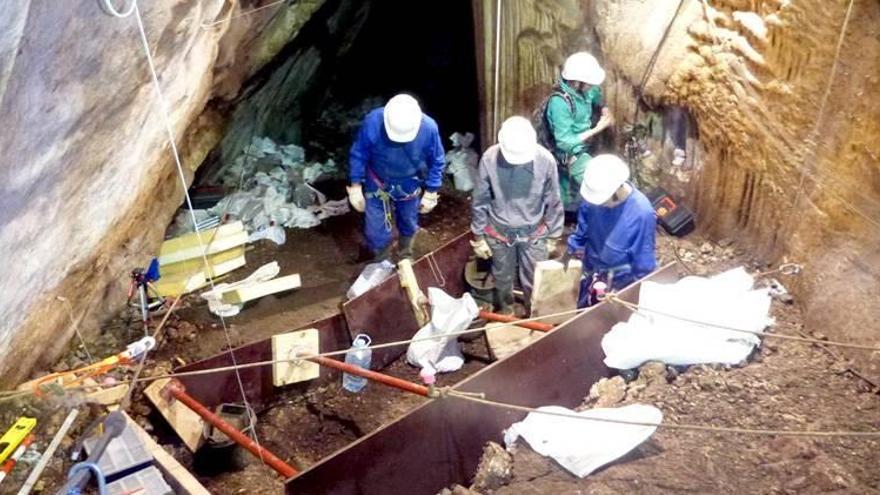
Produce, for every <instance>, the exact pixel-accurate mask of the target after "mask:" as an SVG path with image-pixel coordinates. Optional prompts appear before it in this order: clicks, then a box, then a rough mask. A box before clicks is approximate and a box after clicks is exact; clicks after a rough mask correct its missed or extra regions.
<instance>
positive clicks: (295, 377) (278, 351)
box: [272, 328, 321, 387]
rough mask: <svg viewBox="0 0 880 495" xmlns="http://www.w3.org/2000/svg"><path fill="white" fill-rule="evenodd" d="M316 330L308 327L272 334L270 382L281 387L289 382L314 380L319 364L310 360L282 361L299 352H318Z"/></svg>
mask: <svg viewBox="0 0 880 495" xmlns="http://www.w3.org/2000/svg"><path fill="white" fill-rule="evenodd" d="M318 340H319V339H318V330H316V329H314V328H308V329H306V330H300V331H297V332H288V333H281V334H277V335H273V336H272V361H274V363H272V384H273V385H275V386H276V387H283V386H284V385H289V384H291V383H297V382H302V381H306V380H314V379H315V378H318V375H319V374H320V373H321V366H320V365H318V363H313V362H311V361H305V360H299V361H284V360H285V359H292V358H295V357H296V356H297V355H301V354H304V353H305V354H318V352H320V350H319V343H318Z"/></svg>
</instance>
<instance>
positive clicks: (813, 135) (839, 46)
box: [788, 0, 880, 238]
mask: <svg viewBox="0 0 880 495" xmlns="http://www.w3.org/2000/svg"><path fill="white" fill-rule="evenodd" d="M853 3H854V2H853V0H849V5H848V6H847V8H846V16H845V17H844V18H843V25H842V26H841V27H840V35H838V37H837V48H836V49H835V52H834V61H833V62H832V64H831V72H830V73H829V74H828V84H827V85H826V86H825V92H824V93H822V100H821V102H820V104H819V112H818V113H817V114H816V121H815V122H814V124H813V130H812V131H810V144H809V145H808V148H807V152H806V153H804V160H803V163H802V164H801V177H800V181H799V183H798V187H797V191H796V192H795V198H794V201H793V202H792V204H791V207H790V208H791V211H790V213H789V218H788V225H789V226H790V227H789V229H790V230H789V232H791V229H793V228H794V223H793V222H792V220H793V219H794V215H795V214H796V213H797V210H798V207H799V206H800V200H801V197H802V196H803V192H804V182H805V181H806V179H807V174H808V172H807V162H808V161H809V160H810V158H812V155H813V154H814V152H815V151H816V148H817V147H818V145H817V144H816V140H817V136H818V135H819V126H820V125H821V124H822V120H823V119H824V117H825V106H826V105H827V103H828V97H829V96H830V95H831V87H832V86H833V84H834V78H835V76H836V75H837V63H838V61H839V60H840V52H841V50H842V48H843V40H844V38H845V36H846V28H847V26H849V19H850V15H851V14H852V7H853ZM810 175H811V178H813V177H812V174H810ZM813 180H814V181H816V182H817V183H818V181H817V180H816V179H815V178H813ZM841 202H842V203H843V204H844V205H845V206H849V205H847V201H841ZM856 213H859V214H861V212H860V211H856ZM862 216H863V217H865V218H866V219H867V220H869V221H871V222H872V223H874V224H875V225H877V226H878V227H880V225H878V224H877V222H876V221H875V220H873V219H872V218H871V217H869V216H868V215H864V214H863V215H862ZM790 237H791V236H790V235H789V238H790Z"/></svg>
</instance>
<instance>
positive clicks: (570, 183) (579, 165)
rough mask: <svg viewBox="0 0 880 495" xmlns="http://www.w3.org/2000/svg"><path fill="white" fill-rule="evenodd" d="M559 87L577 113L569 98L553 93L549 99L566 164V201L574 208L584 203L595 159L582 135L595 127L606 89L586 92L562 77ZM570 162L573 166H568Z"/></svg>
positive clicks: (562, 189) (550, 119)
mask: <svg viewBox="0 0 880 495" xmlns="http://www.w3.org/2000/svg"><path fill="white" fill-rule="evenodd" d="M559 87H560V88H561V89H562V90H563V91H565V92H566V93H567V94H568V96H569V98H570V99H571V102H572V103H574V112H572V105H571V103H569V102H568V101H566V99H565V98H563V97H562V96H560V95H558V94H557V95H553V96H551V97H550V99H549V100H548V101H547V123H548V124H549V126H550V132H551V134H553V140H554V143H555V145H556V150H555V154H556V157H557V159H559V161H560V163H561V165H562V170H561V171H560V174H559V191H560V193H561V194H562V202H563V204H564V205H565V209H566V211H574V210H577V207H578V204H580V201H579V200H578V198H579V194H580V187H581V181H582V180H583V178H584V171H585V170H586V169H587V162H589V161H590V159H591V158H592V157H591V156H590V155H589V154H588V153H587V145H586V144H585V143H584V142H583V141H581V139H580V138H579V137H578V135H579V134H581V133H582V132H585V131H587V130H589V129H590V128H592V126H593V125H592V120H591V119H592V116H593V106H594V105H596V106H597V107H601V106H602V90H601V89H600V88H599V86H592V87H591V88H590V89H589V90H588V91H587V93H586V94H583V93H579V92H577V91H575V90H574V89H573V88H572V87H571V86H569V85H568V84H566V83H565V81H562V80H560V81H559ZM571 162H573V163H571ZM568 163H571V165H569V166H568V167H566V164H568ZM566 168H567V170H566ZM566 172H567V173H566Z"/></svg>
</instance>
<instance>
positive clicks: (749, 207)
mask: <svg viewBox="0 0 880 495" xmlns="http://www.w3.org/2000/svg"><path fill="white" fill-rule="evenodd" d="M678 4H679V2H678V1H672V0H613V1H612V0H606V1H603V0H593V1H577V0H557V1H550V0H513V1H510V2H502V13H501V21H500V23H496V19H497V18H496V8H497V3H496V2H495V1H490V0H484V1H481V0H475V1H474V4H473V5H474V11H475V12H476V17H477V19H478V30H477V31H478V33H479V34H478V39H479V41H480V42H481V43H482V45H483V47H484V48H485V50H484V51H483V53H482V55H483V56H482V58H480V59H479V61H480V63H481V68H480V74H481V87H482V91H481V96H482V99H481V101H482V105H483V110H484V116H485V118H484V120H483V123H482V132H483V136H484V139H485V138H486V137H489V139H486V140H485V141H484V142H493V141H494V139H492V138H491V136H492V135H493V125H494V124H493V120H494V119H493V109H494V108H495V104H494V103H495V102H494V99H493V94H494V92H495V86H494V77H493V76H494V69H495V67H494V57H495V46H496V45H495V34H496V31H495V26H496V24H498V25H499V26H500V33H501V43H500V58H499V60H500V64H499V73H500V75H501V77H500V78H499V81H498V82H499V86H498V93H499V98H498V102H497V103H498V104H497V107H498V109H499V112H498V117H497V121H498V122H500V121H502V120H503V119H504V118H506V117H507V116H509V115H512V114H515V113H520V114H526V115H528V114H530V113H531V112H532V109H533V108H534V107H535V104H536V102H539V101H540V100H541V96H540V95H542V94H544V93H546V91H547V88H548V87H549V85H550V84H551V83H552V81H553V80H554V78H555V77H556V74H558V72H557V71H558V66H559V64H561V62H562V61H563V60H564V58H565V56H566V55H567V54H569V53H571V52H573V51H576V50H581V49H587V50H591V51H593V52H595V53H596V54H597V55H598V56H599V58H600V59H601V60H604V63H605V64H606V68H607V69H608V72H609V78H608V80H607V81H606V83H605V85H604V86H605V91H606V97H607V102H608V104H609V105H610V106H611V107H612V109H613V111H614V113H615V115H616V116H617V119H618V129H620V128H621V127H622V125H623V124H625V123H627V122H626V121H627V119H631V118H632V117H631V116H632V115H633V109H634V102H635V101H636V99H635V96H634V95H635V93H636V92H635V89H634V88H635V86H636V84H637V83H638V81H640V80H641V79H642V76H643V74H644V73H645V69H646V67H647V66H648V64H649V61H650V58H651V56H652V54H653V53H654V51H655V49H656V48H657V46H658V44H659V42H660V39H661V38H662V36H663V33H664V31H665V30H666V28H667V26H668V25H669V23H670V21H671V20H672V18H673V16H674V14H675V11H676V9H677V8H678ZM849 5H850V2H849V1H848V0H711V1H702V0H684V2H683V3H682V6H681V11H680V13H679V15H678V17H677V18H676V20H675V23H674V24H672V26H671V28H670V30H669V35H668V38H667V40H666V42H665V44H664V45H663V48H662V50H661V51H660V53H659V55H658V57H657V61H656V65H655V66H654V68H653V70H652V72H651V76H650V78H649V80H648V82H647V84H646V86H645V88H644V93H645V99H646V100H647V101H648V102H649V103H651V104H652V105H671V104H680V105H683V106H685V107H686V108H687V109H688V110H689V112H690V114H691V115H692V116H693V118H694V120H695V122H696V125H697V127H698V129H697V130H698V134H699V138H700V142H701V148H702V149H703V150H704V153H702V154H701V156H700V162H701V164H700V168H699V170H698V172H697V174H696V176H695V177H694V179H693V180H692V183H691V185H690V191H691V194H690V196H689V198H688V200H689V202H690V203H691V204H693V205H694V206H695V208H696V210H697V213H698V215H699V225H700V227H701V228H702V229H703V231H704V232H706V233H708V234H709V235H711V236H713V237H715V238H718V239H720V238H729V239H733V240H736V241H737V242H739V243H740V244H741V245H742V246H744V247H747V248H749V249H751V250H752V251H754V252H755V253H756V254H757V255H758V256H761V257H763V258H764V259H765V260H767V261H768V262H781V261H783V260H791V261H797V262H801V263H803V264H804V265H805V268H806V271H805V273H804V274H803V275H802V276H800V277H799V278H796V279H794V278H783V279H782V280H783V283H786V284H787V285H788V287H789V289H793V290H794V291H795V293H796V296H797V300H798V302H799V304H802V305H803V306H804V308H805V309H806V316H807V318H806V322H807V323H806V329H807V330H808V331H813V332H819V333H821V334H824V335H827V336H830V337H833V338H837V339H844V340H855V341H859V342H863V343H868V344H875V345H876V344H877V343H880V334H878V332H877V329H876V328H877V327H876V322H877V321H878V318H880V306H878V305H877V304H876V301H877V300H878V299H877V298H878V295H880V268H878V266H880V264H878V261H880V248H878V247H877V246H878V238H880V169H878V157H880V140H878V137H880V99H878V94H880V3H878V2H876V1H875V0H853V1H852V7H851V14H850V18H849V23H848V27H847V29H846V32H845V35H844V38H843V43H842V46H841V50H840V57H839V59H838V60H837V67H836V71H835V74H834V75H833V77H832V67H833V66H834V61H835V52H836V48H837V43H838V37H839V35H840V32H841V28H842V26H843V24H844V19H845V17H846V11H847V8H848V6H849ZM829 83H830V95H829V97H828V99H827V103H826V105H825V108H824V111H823V112H821V115H820V107H821V106H822V100H823V94H824V93H825V91H826V88H827V87H828V84H829ZM819 118H821V120H819V122H818V124H817V119H819ZM814 127H815V128H816V129H817V132H815V133H814V132H813V129H814ZM852 357H853V358H855V359H856V362H857V367H860V368H861V371H863V372H866V373H868V374H869V375H870V376H873V377H878V378H880V358H877V357H876V356H874V355H873V354H868V353H859V352H853V354H852Z"/></svg>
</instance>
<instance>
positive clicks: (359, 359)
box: [342, 333, 373, 393]
mask: <svg viewBox="0 0 880 495" xmlns="http://www.w3.org/2000/svg"><path fill="white" fill-rule="evenodd" d="M370 342H372V341H371V340H370V337H369V336H368V335H366V334H363V333H361V334H358V335H357V336H356V337H355V338H354V342H353V343H352V345H351V349H349V350H348V352H346V353H345V362H346V363H348V364H353V365H355V366H358V367H360V368H363V369H365V370H368V369H370V361H371V360H372V359H373V350H372V349H365V348H366V347H369V345H370ZM365 386H367V379H366V378H364V377H362V376H355V375H349V374H348V373H343V374H342V388H344V389H345V390H348V391H349V392H355V393H356V392H360V391H361V389H363V388H364V387H365Z"/></svg>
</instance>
